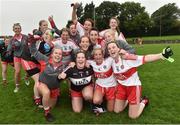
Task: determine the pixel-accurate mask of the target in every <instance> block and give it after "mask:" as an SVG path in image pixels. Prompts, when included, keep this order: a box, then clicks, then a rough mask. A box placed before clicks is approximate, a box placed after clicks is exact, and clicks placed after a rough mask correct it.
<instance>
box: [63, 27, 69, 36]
mask: <svg viewBox="0 0 180 125" xmlns="http://www.w3.org/2000/svg"><path fill="white" fill-rule="evenodd" d="M63 32H68V34H69V35H70V31H69V29H68V28H62V29H61V34H62V33H63Z"/></svg>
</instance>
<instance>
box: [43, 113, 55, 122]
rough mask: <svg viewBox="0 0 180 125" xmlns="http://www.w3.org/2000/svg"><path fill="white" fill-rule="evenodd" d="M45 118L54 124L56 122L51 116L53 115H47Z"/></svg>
mask: <svg viewBox="0 0 180 125" xmlns="http://www.w3.org/2000/svg"><path fill="white" fill-rule="evenodd" d="M45 118H46V120H47V121H48V122H53V121H54V120H55V119H54V117H53V116H52V115H51V113H47V114H46V115H45Z"/></svg>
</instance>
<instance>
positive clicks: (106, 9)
mask: <svg viewBox="0 0 180 125" xmlns="http://www.w3.org/2000/svg"><path fill="white" fill-rule="evenodd" d="M95 10H96V27H97V28H98V29H99V30H103V29H107V28H109V19H110V18H111V17H117V16H119V15H120V4H119V3H117V2H110V1H104V2H102V3H101V4H100V5H99V6H98V7H96V9H95Z"/></svg>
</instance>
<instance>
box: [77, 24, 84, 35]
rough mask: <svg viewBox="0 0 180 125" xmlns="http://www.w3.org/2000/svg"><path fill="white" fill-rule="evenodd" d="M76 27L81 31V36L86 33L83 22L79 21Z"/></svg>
mask: <svg viewBox="0 0 180 125" xmlns="http://www.w3.org/2000/svg"><path fill="white" fill-rule="evenodd" d="M76 29H77V31H78V32H79V35H80V37H82V36H84V35H85V30H84V26H83V25H82V24H81V23H79V22H77V23H76Z"/></svg>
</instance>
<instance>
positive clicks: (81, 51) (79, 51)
mask: <svg viewBox="0 0 180 125" xmlns="http://www.w3.org/2000/svg"><path fill="white" fill-rule="evenodd" d="M79 53H83V54H84V56H85V58H86V59H87V55H86V52H85V51H84V50H81V49H80V50H78V51H77V52H76V53H75V59H76V58H77V55H78V54H79Z"/></svg>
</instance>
